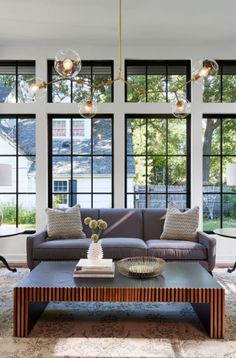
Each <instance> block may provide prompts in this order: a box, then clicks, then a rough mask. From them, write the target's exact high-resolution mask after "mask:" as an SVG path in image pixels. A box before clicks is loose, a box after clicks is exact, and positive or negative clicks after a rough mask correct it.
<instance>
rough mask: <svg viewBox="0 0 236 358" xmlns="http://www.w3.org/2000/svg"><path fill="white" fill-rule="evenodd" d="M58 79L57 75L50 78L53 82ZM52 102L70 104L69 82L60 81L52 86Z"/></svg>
mask: <svg viewBox="0 0 236 358" xmlns="http://www.w3.org/2000/svg"><path fill="white" fill-rule="evenodd" d="M60 78H61V77H60V76H59V75H53V76H52V80H53V81H57V80H59V79H60ZM52 102H54V103H56V102H60V103H71V81H67V80H62V81H58V82H55V83H53V84H52Z"/></svg>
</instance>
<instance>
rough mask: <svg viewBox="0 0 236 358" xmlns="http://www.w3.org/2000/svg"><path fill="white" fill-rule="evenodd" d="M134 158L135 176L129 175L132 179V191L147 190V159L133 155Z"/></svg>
mask: <svg viewBox="0 0 236 358" xmlns="http://www.w3.org/2000/svg"><path fill="white" fill-rule="evenodd" d="M133 160H134V168H135V172H134V175H133V177H132V176H129V180H132V186H131V188H132V191H135V192H143V191H144V192H145V191H146V169H145V168H146V159H145V158H142V157H133ZM127 179H128V178H127ZM129 186H130V184H129Z"/></svg>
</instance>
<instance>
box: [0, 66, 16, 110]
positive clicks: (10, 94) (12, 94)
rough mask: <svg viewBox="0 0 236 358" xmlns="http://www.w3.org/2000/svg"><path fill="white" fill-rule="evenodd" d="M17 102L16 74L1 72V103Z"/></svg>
mask: <svg viewBox="0 0 236 358" xmlns="http://www.w3.org/2000/svg"><path fill="white" fill-rule="evenodd" d="M4 102H5V103H16V76H15V75H10V74H9V75H8V74H4V75H3V74H1V73H0V103H4Z"/></svg>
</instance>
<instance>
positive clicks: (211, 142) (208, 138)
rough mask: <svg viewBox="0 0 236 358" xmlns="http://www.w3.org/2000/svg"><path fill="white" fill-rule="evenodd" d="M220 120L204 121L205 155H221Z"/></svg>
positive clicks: (206, 119)
mask: <svg viewBox="0 0 236 358" xmlns="http://www.w3.org/2000/svg"><path fill="white" fill-rule="evenodd" d="M220 140H221V139H220V119H219V118H204V119H203V155H211V154H220Z"/></svg>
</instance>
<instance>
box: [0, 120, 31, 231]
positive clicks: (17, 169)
mask: <svg viewBox="0 0 236 358" xmlns="http://www.w3.org/2000/svg"><path fill="white" fill-rule="evenodd" d="M0 163H5V164H10V165H11V167H12V183H9V185H8V186H0V207H1V210H2V211H3V224H4V225H14V226H18V225H20V226H21V227H22V226H23V227H25V229H26V230H31V229H34V228H35V205H36V203H35V194H36V193H35V171H36V165H35V163H36V162H35V118H34V116H33V115H27V116H26V115H18V116H15V115H14V116H9V115H8V116H2V115H1V116H0Z"/></svg>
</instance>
